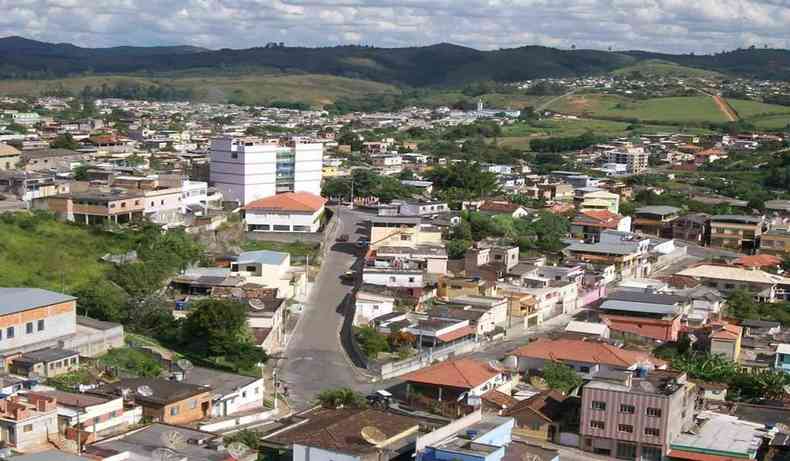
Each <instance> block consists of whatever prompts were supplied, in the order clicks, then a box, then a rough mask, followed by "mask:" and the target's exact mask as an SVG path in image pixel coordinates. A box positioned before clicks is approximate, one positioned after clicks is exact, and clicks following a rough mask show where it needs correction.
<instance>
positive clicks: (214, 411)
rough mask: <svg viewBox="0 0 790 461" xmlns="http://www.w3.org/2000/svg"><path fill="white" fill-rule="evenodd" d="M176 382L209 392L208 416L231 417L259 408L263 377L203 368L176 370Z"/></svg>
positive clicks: (260, 407) (261, 401)
mask: <svg viewBox="0 0 790 461" xmlns="http://www.w3.org/2000/svg"><path fill="white" fill-rule="evenodd" d="M174 377H175V379H176V381H178V382H181V383H185V384H191V385H194V386H201V387H203V388H206V389H210V392H211V414H210V415H211V416H212V417H224V416H231V415H234V414H236V413H239V412H243V411H251V410H259V409H262V408H263V391H264V385H263V378H262V377H260V376H255V377H253V376H244V375H237V374H235V373H227V372H224V371H219V370H212V369H209V368H203V367H191V368H189V369H188V370H181V371H176V373H174Z"/></svg>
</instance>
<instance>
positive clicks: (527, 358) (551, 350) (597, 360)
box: [508, 338, 667, 379]
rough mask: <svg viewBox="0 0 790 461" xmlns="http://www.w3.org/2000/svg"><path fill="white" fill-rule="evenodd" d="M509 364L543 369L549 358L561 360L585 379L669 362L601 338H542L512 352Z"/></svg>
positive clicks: (664, 366) (653, 366)
mask: <svg viewBox="0 0 790 461" xmlns="http://www.w3.org/2000/svg"><path fill="white" fill-rule="evenodd" d="M508 362H509V364H510V365H511V366H512V368H514V369H517V370H518V371H521V372H529V371H539V370H542V369H543V367H544V366H545V365H546V363H547V362H561V363H564V364H566V365H568V366H570V367H572V368H573V369H574V370H576V373H577V374H578V375H579V376H581V377H582V378H584V379H591V378H592V377H594V376H596V375H598V374H601V373H608V372H610V371H623V370H629V371H633V370H637V369H661V368H666V366H667V364H666V362H664V361H663V360H661V359H657V358H655V357H653V356H652V355H650V354H648V353H645V352H640V351H635V350H629V349H622V348H619V347H617V346H613V345H611V344H608V343H605V342H599V341H591V340H583V339H571V338H560V339H547V338H538V339H536V340H534V341H532V342H530V343H529V344H527V345H525V346H522V347H520V348H518V349H516V350H514V351H512V352H510V354H509V358H508Z"/></svg>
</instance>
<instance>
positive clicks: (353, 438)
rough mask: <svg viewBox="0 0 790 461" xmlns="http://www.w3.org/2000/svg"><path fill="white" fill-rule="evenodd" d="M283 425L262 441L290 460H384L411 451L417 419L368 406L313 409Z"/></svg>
mask: <svg viewBox="0 0 790 461" xmlns="http://www.w3.org/2000/svg"><path fill="white" fill-rule="evenodd" d="M289 423H290V424H289ZM285 424H286V425H285V427H284V428H282V429H280V430H277V431H276V432H274V433H272V434H268V435H264V436H263V438H262V444H263V445H264V446H265V447H269V448H274V449H277V450H288V451H290V452H291V453H292V455H291V458H292V459H293V461H333V460H339V459H340V460H344V461H388V460H390V459H394V458H396V457H398V455H401V454H403V453H408V452H411V451H413V450H414V446H415V439H416V437H417V436H418V433H419V429H420V420H419V419H416V418H413V417H411V416H404V415H399V414H395V413H388V412H385V411H381V410H375V409H370V408H367V409H357V408H339V409H330V408H313V409H311V410H307V411H304V412H301V413H297V414H296V415H294V417H293V418H292V419H291V420H290V421H285Z"/></svg>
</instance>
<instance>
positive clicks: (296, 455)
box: [293, 443, 360, 461]
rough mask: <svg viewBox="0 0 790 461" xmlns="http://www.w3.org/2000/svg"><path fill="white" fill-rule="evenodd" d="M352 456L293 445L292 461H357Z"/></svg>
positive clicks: (355, 457) (357, 458)
mask: <svg viewBox="0 0 790 461" xmlns="http://www.w3.org/2000/svg"><path fill="white" fill-rule="evenodd" d="M359 460H360V458H359V457H357V456H354V455H349V454H345V453H339V452H336V451H329V450H323V449H321V448H316V447H308V446H305V445H301V444H298V443H295V444H294V445H293V461H359Z"/></svg>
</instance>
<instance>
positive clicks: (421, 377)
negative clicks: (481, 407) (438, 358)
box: [401, 358, 506, 404]
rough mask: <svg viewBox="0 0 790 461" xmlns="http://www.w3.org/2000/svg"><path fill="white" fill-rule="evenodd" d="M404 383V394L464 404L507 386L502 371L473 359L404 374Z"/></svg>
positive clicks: (463, 359)
mask: <svg viewBox="0 0 790 461" xmlns="http://www.w3.org/2000/svg"><path fill="white" fill-rule="evenodd" d="M401 379H403V380H404V381H405V382H406V393H407V394H412V393H417V394H419V395H422V396H426V397H429V398H432V399H435V400H438V401H450V402H454V401H459V400H461V399H464V398H466V401H467V402H470V404H471V403H472V402H474V401H475V399H476V398H477V399H478V400H479V397H480V396H482V395H483V394H485V393H486V392H488V391H490V390H492V389H498V388H500V387H502V386H503V385H505V384H506V380H505V376H504V374H503V373H502V371H501V370H496V369H494V368H491V366H489V365H488V364H487V363H483V362H478V361H477V360H474V359H469V358H462V359H451V360H447V361H444V362H440V363H437V364H435V365H431V366H429V367H426V368H422V369H419V370H417V371H413V372H411V373H407V374H405V375H403V376H402V377H401Z"/></svg>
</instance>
